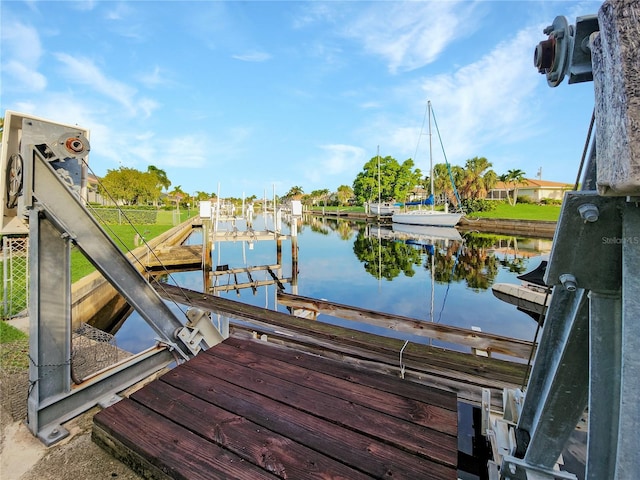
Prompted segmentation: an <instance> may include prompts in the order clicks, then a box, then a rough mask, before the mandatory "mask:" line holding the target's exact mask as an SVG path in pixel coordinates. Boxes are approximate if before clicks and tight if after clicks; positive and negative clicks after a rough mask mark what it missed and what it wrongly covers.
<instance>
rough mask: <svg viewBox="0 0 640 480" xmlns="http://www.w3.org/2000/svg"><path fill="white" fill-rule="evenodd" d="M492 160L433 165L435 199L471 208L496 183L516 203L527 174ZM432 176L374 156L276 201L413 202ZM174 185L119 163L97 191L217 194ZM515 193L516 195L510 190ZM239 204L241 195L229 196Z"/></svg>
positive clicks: (155, 201) (161, 197) (122, 195)
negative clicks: (325, 184) (345, 179)
mask: <svg viewBox="0 0 640 480" xmlns="http://www.w3.org/2000/svg"><path fill="white" fill-rule="evenodd" d="M491 167H492V164H491V162H489V161H488V160H487V159H486V158H485V157H474V158H471V159H468V160H467V161H466V162H465V165H464V166H463V167H461V166H458V165H447V164H445V163H438V164H435V165H434V167H433V184H434V190H435V192H437V203H444V202H448V203H450V204H452V205H454V206H457V205H458V203H459V200H460V201H461V202H462V203H463V205H464V204H466V206H467V207H468V206H469V204H470V202H473V201H477V200H478V199H484V198H486V196H487V193H488V192H489V191H490V190H491V189H492V188H494V187H495V185H496V184H497V182H498V181H502V182H504V183H505V185H506V186H507V189H506V190H507V200H508V201H509V203H510V204H512V205H515V203H516V201H517V192H518V187H519V186H520V185H522V184H524V183H525V182H526V181H525V178H524V175H525V172H523V171H522V170H519V169H512V170H509V171H507V173H505V174H502V175H498V174H497V173H496V172H495V171H494V170H493V169H492V168H491ZM430 182H431V179H430V178H429V175H426V176H425V175H423V173H422V172H421V171H420V169H419V168H416V167H415V165H414V162H413V160H412V159H410V158H409V159H407V160H405V161H403V162H402V163H400V162H398V161H397V160H396V159H395V158H393V157H391V156H385V157H381V156H375V157H372V158H371V159H370V160H369V161H367V162H366V163H365V164H364V166H363V168H362V170H361V171H360V172H359V173H358V174H357V175H356V178H355V179H354V181H353V184H352V185H340V186H339V187H338V188H337V190H336V191H335V192H332V191H330V190H329V189H328V188H325V189H317V190H313V191H311V192H310V193H305V192H304V190H303V188H302V187H301V186H299V185H295V186H293V187H291V188H290V189H289V190H288V191H287V193H285V194H284V195H283V196H282V197H280V198H278V201H286V200H292V199H295V200H300V201H302V202H303V203H304V204H305V205H309V206H329V205H339V206H346V205H363V204H365V203H372V202H377V201H378V199H379V200H381V201H384V202H387V201H397V202H405V201H408V200H412V198H411V195H412V192H414V191H415V190H416V188H418V189H420V188H421V189H423V190H422V193H423V196H426V195H428V189H429V185H430ZM171 186H172V183H171V181H170V180H169V178H168V176H167V173H166V172H165V171H164V170H162V169H160V168H157V167H156V166H154V165H150V166H149V167H148V168H147V170H146V171H140V170H137V169H135V168H130V167H124V166H121V167H120V168H118V169H110V170H107V174H106V175H105V176H104V178H102V179H100V180H99V183H98V186H97V191H98V193H100V194H101V195H102V196H103V198H109V199H111V200H112V201H114V202H115V203H119V204H124V205H155V206H161V205H174V206H175V205H183V206H186V205H187V203H189V202H193V203H194V204H195V202H197V201H201V200H210V199H215V198H216V194H215V193H209V192H204V191H197V192H194V193H187V192H185V191H184V190H183V189H182V187H181V186H180V185H177V186H174V187H173V188H172V189H171V190H169V188H170V187H171ZM511 192H513V194H511ZM256 199H257V197H256V196H255V195H252V196H250V197H247V198H245V201H247V202H253V201H255V200H256ZM226 200H229V201H232V202H234V203H240V202H241V201H242V199H240V198H230V199H226Z"/></svg>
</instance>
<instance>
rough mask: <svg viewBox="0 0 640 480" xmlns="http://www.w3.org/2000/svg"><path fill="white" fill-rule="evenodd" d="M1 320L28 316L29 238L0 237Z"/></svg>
mask: <svg viewBox="0 0 640 480" xmlns="http://www.w3.org/2000/svg"><path fill="white" fill-rule="evenodd" d="M0 268H1V269H2V318H3V319H7V318H13V317H19V316H26V315H28V310H27V308H28V306H29V237H2V265H1V266H0Z"/></svg>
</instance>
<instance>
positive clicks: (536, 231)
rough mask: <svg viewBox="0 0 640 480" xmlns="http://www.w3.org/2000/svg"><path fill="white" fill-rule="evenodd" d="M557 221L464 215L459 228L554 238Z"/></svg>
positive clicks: (362, 216)
mask: <svg viewBox="0 0 640 480" xmlns="http://www.w3.org/2000/svg"><path fill="white" fill-rule="evenodd" d="M306 213H309V214H311V215H315V216H324V217H332V218H343V219H353V220H364V221H368V222H380V223H385V224H386V223H389V224H390V223H391V218H390V217H381V218H380V219H378V217H377V216H375V215H368V214H366V213H362V212H349V211H340V212H336V211H325V212H324V213H323V212H322V211H321V210H311V211H309V212H306ZM556 224H557V222H549V221H542V220H510V219H502V218H468V217H463V218H462V219H461V220H460V223H458V225H457V228H459V229H460V230H464V231H473V230H478V231H479V232H490V233H501V234H504V235H525V236H528V237H538V238H553V235H554V233H555V231H556Z"/></svg>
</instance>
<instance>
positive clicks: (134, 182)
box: [99, 167, 160, 205]
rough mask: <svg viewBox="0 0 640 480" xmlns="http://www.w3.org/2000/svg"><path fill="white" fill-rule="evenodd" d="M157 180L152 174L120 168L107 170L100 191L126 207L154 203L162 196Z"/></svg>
mask: <svg viewBox="0 0 640 480" xmlns="http://www.w3.org/2000/svg"><path fill="white" fill-rule="evenodd" d="M156 180H157V179H156V177H155V175H154V174H152V173H149V172H141V171H139V170H136V169H135V168H129V167H120V168H119V169H118V170H107V174H106V175H105V176H104V178H103V179H102V182H101V185H100V187H99V191H100V193H101V194H102V195H103V196H111V197H112V198H114V199H115V200H116V201H117V202H120V203H123V204H125V205H140V204H145V203H150V202H153V201H155V200H156V199H157V198H158V197H159V196H160V188H159V187H158V184H157V181H156Z"/></svg>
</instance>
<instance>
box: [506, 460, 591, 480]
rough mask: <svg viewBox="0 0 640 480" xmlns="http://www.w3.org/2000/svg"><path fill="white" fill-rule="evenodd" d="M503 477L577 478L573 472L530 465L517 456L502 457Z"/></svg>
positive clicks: (514, 479)
mask: <svg viewBox="0 0 640 480" xmlns="http://www.w3.org/2000/svg"><path fill="white" fill-rule="evenodd" d="M501 473H502V478H504V479H505V480H577V479H578V477H576V476H575V475H574V474H573V473H569V472H562V471H560V470H551V469H548V468H544V467H538V466H535V465H530V464H528V463H526V462H525V461H524V460H522V459H520V458H516V457H511V456H505V457H503V458H502V467H501Z"/></svg>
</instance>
